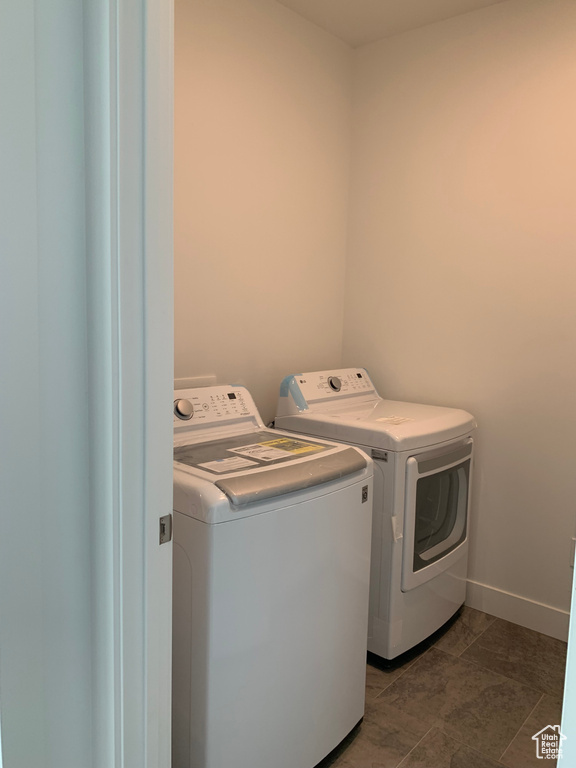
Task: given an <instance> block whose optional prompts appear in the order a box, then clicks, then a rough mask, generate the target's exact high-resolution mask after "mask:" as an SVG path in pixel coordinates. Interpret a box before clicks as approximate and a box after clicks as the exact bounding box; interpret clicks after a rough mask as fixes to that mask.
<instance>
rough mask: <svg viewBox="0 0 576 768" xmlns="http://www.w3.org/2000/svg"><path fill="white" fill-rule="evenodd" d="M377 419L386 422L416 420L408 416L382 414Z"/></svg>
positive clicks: (401, 422) (399, 422)
mask: <svg viewBox="0 0 576 768" xmlns="http://www.w3.org/2000/svg"><path fill="white" fill-rule="evenodd" d="M376 421H383V422H384V423H385V424H393V425H394V426H395V425H397V424H403V423H404V422H405V421H414V419H410V418H408V416H381V417H380V418H379V419H376Z"/></svg>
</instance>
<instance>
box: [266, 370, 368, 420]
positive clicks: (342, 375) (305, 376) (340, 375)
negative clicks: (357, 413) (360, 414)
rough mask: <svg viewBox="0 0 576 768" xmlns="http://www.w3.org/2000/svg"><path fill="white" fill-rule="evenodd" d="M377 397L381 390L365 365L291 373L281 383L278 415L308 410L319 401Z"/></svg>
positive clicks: (335, 401) (327, 401)
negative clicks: (377, 387)
mask: <svg viewBox="0 0 576 768" xmlns="http://www.w3.org/2000/svg"><path fill="white" fill-rule="evenodd" d="M360 397H362V399H365V400H370V399H375V398H377V397H378V392H376V389H375V387H374V384H372V382H371V380H370V377H369V376H368V374H367V373H366V371H365V369H364V368H341V369H337V370H332V371H313V372H309V373H298V374H294V375H292V376H287V377H286V378H285V379H284V381H283V382H282V384H281V386H280V398H279V400H278V411H277V414H276V415H277V416H286V415H288V414H292V413H298V412H302V411H307V410H308V409H309V407H310V406H312V405H313V404H316V403H330V402H334V403H337V402H341V400H342V398H360Z"/></svg>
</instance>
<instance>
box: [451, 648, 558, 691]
mask: <svg viewBox="0 0 576 768" xmlns="http://www.w3.org/2000/svg"><path fill="white" fill-rule="evenodd" d="M436 650H438V651H439V650H440V648H437V649H436ZM444 653H446V651H444ZM447 655H448V656H449V655H450V654H447ZM452 658H453V659H460V661H463V662H464V663H465V664H473V665H474V666H475V667H478V669H483V670H484V671H485V672H490V674H491V675H496V676H497V677H501V678H502V679H503V680H507V681H508V682H509V683H514V684H515V685H520V686H522V688H528V690H530V691H534V693H537V694H538V695H539V696H555V695H557V694H551V693H549V691H542V690H540V689H538V688H534V686H533V685H528V683H521V682H520V681H519V680H516V679H515V678H513V677H508V676H507V675H504V674H502V672H497V671H496V670H495V669H490V667H485V666H484V665H483V664H480V662H479V661H476V660H475V659H463V658H462V657H461V656H452Z"/></svg>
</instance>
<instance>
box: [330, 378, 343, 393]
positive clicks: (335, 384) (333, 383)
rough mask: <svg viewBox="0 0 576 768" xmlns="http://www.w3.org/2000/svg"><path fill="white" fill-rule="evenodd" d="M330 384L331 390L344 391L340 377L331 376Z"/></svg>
mask: <svg viewBox="0 0 576 768" xmlns="http://www.w3.org/2000/svg"><path fill="white" fill-rule="evenodd" d="M328 384H330V389H333V390H334V392H340V390H341V389H342V382H341V381H340V379H339V378H338V376H330V377H329V378H328Z"/></svg>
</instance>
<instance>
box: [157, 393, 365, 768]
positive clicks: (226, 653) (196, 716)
mask: <svg viewBox="0 0 576 768" xmlns="http://www.w3.org/2000/svg"><path fill="white" fill-rule="evenodd" d="M174 396H175V400H174V526H173V530H174V592H173V699H172V701H173V705H172V710H173V711H172V717H173V732H172V747H173V750H172V766H173V768H271V766H274V768H313V766H316V765H317V763H319V762H320V761H321V760H322V759H323V758H324V757H325V756H326V755H327V754H328V753H329V752H331V751H332V750H333V749H334V748H335V747H336V746H337V745H338V744H339V743H340V741H342V739H343V738H344V737H345V736H346V735H347V734H348V733H349V732H350V731H351V730H352V729H353V728H354V727H355V726H356V725H357V723H358V722H359V721H360V720H361V719H362V717H363V714H364V691H365V675H366V632H367V624H368V592H369V580H370V532H371V518H372V510H371V507H372V503H371V502H372V461H371V460H370V459H369V458H367V457H366V456H365V454H363V453H362V451H360V450H357V449H353V448H349V447H348V446H343V445H342V444H338V443H329V442H327V441H325V440H318V439H313V440H311V439H309V438H305V439H301V438H299V437H297V436H295V435H292V434H284V433H280V432H278V431H275V430H270V429H266V428H265V427H264V424H263V423H262V420H261V418H260V416H259V414H258V411H257V410H256V406H255V405H254V402H253V400H252V398H251V397H250V394H249V393H248V391H247V390H246V389H244V388H243V387H229V386H218V387H207V388H202V389H188V390H180V391H176V392H175V393H174Z"/></svg>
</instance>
